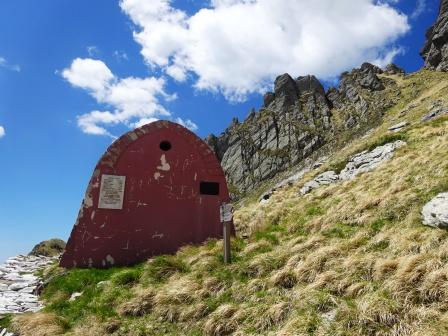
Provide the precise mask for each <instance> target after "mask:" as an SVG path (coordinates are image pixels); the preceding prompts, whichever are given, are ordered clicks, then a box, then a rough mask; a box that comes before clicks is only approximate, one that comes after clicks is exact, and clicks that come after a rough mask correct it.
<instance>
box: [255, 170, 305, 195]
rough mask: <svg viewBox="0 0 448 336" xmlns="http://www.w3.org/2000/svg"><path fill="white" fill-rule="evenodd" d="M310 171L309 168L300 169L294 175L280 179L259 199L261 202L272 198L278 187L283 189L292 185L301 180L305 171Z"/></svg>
mask: <svg viewBox="0 0 448 336" xmlns="http://www.w3.org/2000/svg"><path fill="white" fill-rule="evenodd" d="M308 171H309V169H308V168H304V169H302V170H300V171H298V172H297V173H295V174H294V175H292V176H290V177H288V178H286V179H284V180H282V181H280V182H279V183H277V184H276V185H275V186H273V187H272V188H271V189H269V190H268V191H266V192H265V193H264V194H263V195H261V197H260V199H259V201H260V202H261V203H264V202H266V201H267V200H268V199H269V198H271V196H272V194H273V193H274V192H275V191H277V190H278V189H281V188H283V187H285V186H291V185H293V184H294V183H295V182H297V181H298V180H300V179H301V178H302V177H303V175H305V173H307V172H308Z"/></svg>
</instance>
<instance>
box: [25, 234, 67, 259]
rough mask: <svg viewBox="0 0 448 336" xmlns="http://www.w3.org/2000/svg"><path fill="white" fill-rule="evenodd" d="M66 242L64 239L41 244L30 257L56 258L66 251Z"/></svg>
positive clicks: (46, 241) (55, 239) (35, 247)
mask: <svg viewBox="0 0 448 336" xmlns="http://www.w3.org/2000/svg"><path fill="white" fill-rule="evenodd" d="M65 245H66V244H65V241H63V240H62V239H57V238H54V239H49V240H45V241H43V242H40V243H39V244H37V245H36V246H34V248H33V249H32V250H31V252H30V255H34V256H46V257H54V256H59V255H61V253H62V252H63V251H64V249H65Z"/></svg>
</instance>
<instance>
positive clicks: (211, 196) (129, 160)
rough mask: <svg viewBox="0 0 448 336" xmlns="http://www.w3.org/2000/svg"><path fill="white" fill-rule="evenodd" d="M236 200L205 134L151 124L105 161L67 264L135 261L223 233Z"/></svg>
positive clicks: (88, 194)
mask: <svg viewBox="0 0 448 336" xmlns="http://www.w3.org/2000/svg"><path fill="white" fill-rule="evenodd" d="M228 202H230V197H229V192H228V189H227V184H226V179H225V176H224V172H223V170H222V168H221V165H220V163H219V161H218V160H217V158H216V156H215V154H214V153H213V151H212V150H211V149H210V148H209V146H208V145H207V144H206V143H205V142H204V141H203V140H201V139H200V138H199V137H197V136H196V135H195V134H194V133H192V132H190V131H189V130H187V129H186V128H184V127H182V126H180V125H178V124H175V123H172V122H168V121H156V122H153V123H150V124H147V125H145V126H143V127H140V128H138V129H136V130H134V131H131V132H128V133H126V134H125V135H123V136H122V137H121V138H119V139H118V140H117V141H115V142H114V143H113V144H112V145H111V146H110V147H109V148H108V149H107V151H106V153H105V154H104V155H103V156H102V158H101V159H100V161H99V162H98V164H97V166H96V168H95V170H94V172H93V175H92V178H91V180H90V183H89V185H88V188H87V191H86V194H85V197H84V200H83V202H82V206H81V209H80V211H79V215H78V219H77V221H76V224H75V226H74V228H73V231H72V233H71V235H70V238H69V240H68V243H67V247H66V249H65V252H64V254H63V255H62V259H61V262H60V265H61V266H62V267H67V268H71V267H98V268H104V267H111V266H124V265H131V264H135V263H138V262H141V261H143V260H146V259H147V258H149V257H151V256H155V255H159V254H165V253H174V252H176V251H177V250H178V249H179V247H181V246H182V245H185V244H197V243H202V242H204V241H205V240H206V239H208V238H221V237H222V223H221V221H220V205H221V204H223V203H228ZM232 231H234V229H233V224H232Z"/></svg>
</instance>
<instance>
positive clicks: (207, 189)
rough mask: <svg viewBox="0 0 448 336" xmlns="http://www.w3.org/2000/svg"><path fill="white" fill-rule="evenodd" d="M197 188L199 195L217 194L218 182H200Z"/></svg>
mask: <svg viewBox="0 0 448 336" xmlns="http://www.w3.org/2000/svg"><path fill="white" fill-rule="evenodd" d="M199 190H200V193H201V195H219V183H218V182H201V184H200V186H199Z"/></svg>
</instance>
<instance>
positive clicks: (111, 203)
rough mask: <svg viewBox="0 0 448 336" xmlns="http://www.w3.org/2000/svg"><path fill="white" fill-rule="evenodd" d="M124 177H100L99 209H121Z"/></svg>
mask: <svg viewBox="0 0 448 336" xmlns="http://www.w3.org/2000/svg"><path fill="white" fill-rule="evenodd" d="M125 182H126V176H117V175H105V174H103V176H101V187H100V198H99V201H98V208H99V209H118V210H121V209H123V198H124V185H125Z"/></svg>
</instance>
